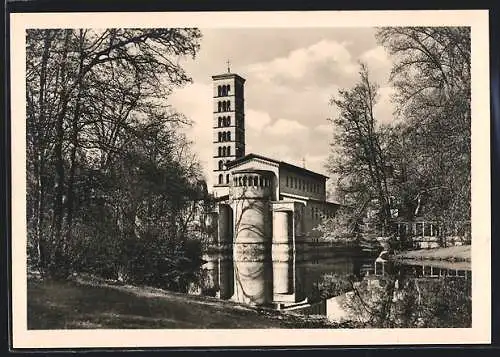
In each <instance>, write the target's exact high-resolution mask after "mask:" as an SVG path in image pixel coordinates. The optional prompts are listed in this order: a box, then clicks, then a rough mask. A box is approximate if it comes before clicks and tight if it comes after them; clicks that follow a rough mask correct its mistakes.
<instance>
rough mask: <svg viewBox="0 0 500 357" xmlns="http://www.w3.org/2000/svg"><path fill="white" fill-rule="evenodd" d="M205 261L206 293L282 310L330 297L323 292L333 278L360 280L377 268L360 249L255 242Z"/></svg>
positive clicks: (204, 285)
mask: <svg viewBox="0 0 500 357" xmlns="http://www.w3.org/2000/svg"><path fill="white" fill-rule="evenodd" d="M328 256H329V257H328ZM204 259H205V260H206V261H207V263H206V264H204V265H203V267H202V274H201V282H200V284H201V286H203V287H205V288H202V289H201V293H202V294H206V295H212V296H218V297H220V298H221V299H231V300H234V301H238V302H242V303H247V304H251V305H266V306H275V307H277V308H283V307H289V306H293V305H297V304H304V303H306V302H309V303H311V302H315V301H317V300H318V299H320V298H325V295H324V294H322V292H321V291H320V290H321V289H322V287H323V285H324V282H325V281H328V279H331V278H332V277H335V278H336V279H340V280H342V279H345V280H346V281H347V280H360V279H361V278H362V277H363V276H365V275H366V274H368V273H370V272H372V271H373V260H374V257H372V256H367V255H366V254H365V255H363V254H361V252H360V251H359V250H355V249H349V250H343V251H338V250H337V251H335V250H333V248H332V249H329V250H328V249H327V250H325V248H324V247H321V248H318V247H311V246H306V245H304V246H299V247H296V249H295V250H294V249H293V248H292V247H291V246H289V245H288V244H273V245H272V247H269V246H266V245H264V244H257V243H252V244H234V245H233V247H232V249H226V250H225V251H218V252H215V253H212V254H206V255H205V256H204Z"/></svg>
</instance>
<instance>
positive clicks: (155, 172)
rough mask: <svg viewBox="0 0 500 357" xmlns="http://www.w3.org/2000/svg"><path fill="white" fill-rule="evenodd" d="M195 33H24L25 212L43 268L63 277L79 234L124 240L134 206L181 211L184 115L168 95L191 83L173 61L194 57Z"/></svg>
mask: <svg viewBox="0 0 500 357" xmlns="http://www.w3.org/2000/svg"><path fill="white" fill-rule="evenodd" d="M200 37H201V34H200V32H199V31H198V30H197V29H188V28H187V29H180V28H179V29H108V30H89V29H66V30H28V31H27V38H26V40H27V88H26V95H27V144H28V145H27V160H28V162H27V164H28V212H27V213H28V222H29V228H30V242H32V246H33V247H36V248H37V249H36V251H37V254H36V255H37V258H38V263H39V267H40V268H41V270H42V271H43V272H46V273H49V274H51V275H54V274H57V273H61V274H62V275H63V276H64V275H65V274H66V271H67V270H68V269H69V268H70V266H71V265H75V263H76V260H75V255H74V254H76V252H77V250H76V248H75V247H77V246H79V245H80V244H83V243H84V242H85V241H87V243H89V242H92V239H90V240H88V239H87V238H88V236H87V235H86V234H84V232H89V233H90V232H94V233H96V230H99V231H100V232H101V234H98V235H97V236H98V237H101V238H102V237H103V236H104V235H108V236H111V237H113V236H114V235H115V234H116V233H117V232H120V231H126V232H127V234H128V238H127V239H130V238H131V236H130V235H131V234H135V232H134V226H133V225H132V224H131V222H133V221H134V220H135V218H136V217H135V212H136V211H140V210H144V206H143V204H146V207H147V210H146V212H148V213H150V212H151V211H154V212H153V213H155V214H156V215H157V216H160V215H161V213H162V212H166V211H167V210H169V212H170V210H176V212H180V211H181V210H182V208H183V206H182V205H183V204H185V203H183V204H177V207H174V206H175V205H174V204H173V203H174V202H181V199H180V197H181V195H184V196H182V197H184V198H185V197H186V195H189V194H191V193H192V192H191V191H190V189H189V188H186V186H193V183H192V182H191V181H192V180H193V177H194V176H193V175H195V171H196V170H197V168H196V165H195V164H194V163H193V162H188V161H189V160H186V158H187V157H188V156H182V157H181V156H176V153H175V148H176V147H177V145H178V144H182V143H183V142H184V143H185V139H184V138H182V137H180V136H179V135H178V128H179V125H181V124H186V123H188V121H187V120H186V119H185V118H184V117H183V116H182V115H179V114H177V113H176V112H175V111H174V110H173V109H172V108H171V107H170V106H169V105H168V95H169V94H170V93H171V91H172V90H173V89H174V88H175V87H178V86H181V85H183V84H185V83H187V82H188V81H189V80H190V79H189V77H188V76H187V74H186V73H185V72H184V70H183V69H182V67H180V66H179V64H178V59H179V58H180V57H183V56H195V54H196V53H197V51H198V48H199V39H200ZM155 142H157V143H158V144H157V145H153V143H155ZM161 145H164V146H163V147H162V146H161ZM182 145H185V144H182ZM143 159H144V161H142V160H143ZM132 163H140V164H141V165H140V166H139V165H136V166H132ZM193 165H194V166H193ZM134 170H136V171H137V172H136V171H134ZM139 174H142V175H143V176H142V178H144V177H147V178H148V180H140V178H141V177H140V175H139ZM169 180H170V181H169ZM175 180H177V181H175ZM190 180H191V181H190ZM173 181H175V184H172V183H171V185H170V186H167V187H166V188H164V190H163V192H158V186H159V185H161V184H164V183H166V182H173ZM117 183H118V185H117ZM127 185H128V186H127ZM131 185H134V186H133V187H132V186H131ZM179 188H182V189H179ZM165 190H170V192H169V193H168V194H167V192H165ZM177 192H180V193H177ZM172 195H174V196H175V199H172V200H171V201H168V202H172V204H171V205H170V206H169V207H165V204H163V206H162V203H161V202H160V201H161V199H164V200H166V199H169V198H171V197H170V196H172ZM167 196H168V198H166V197H167ZM122 203H123V204H122ZM101 205H102V207H101ZM123 205H125V206H127V205H128V206H127V207H121V206H123ZM179 205H180V206H179ZM157 206H161V207H160V208H156V207H157ZM150 207H153V208H154V209H152V208H150ZM148 210H149V211H148ZM98 213H101V215H100V216H99V215H97V214H98ZM173 216H175V214H173ZM96 218H97V220H95V219H96ZM120 218H124V219H123V220H122V221H123V222H125V223H123V224H119V219H120ZM91 219H94V221H92V220H91ZM171 219H172V220H174V218H171ZM158 225H159V224H158ZM124 226H127V227H128V228H126V229H125V230H123V229H120V227H122V228H123V227H124ZM76 228H77V229H76ZM156 229H159V227H157V228H156ZM174 232H175V236H173V235H172V236H171V237H172V239H176V238H178V232H177V231H176V230H175V229H173V228H172V229H170V231H169V233H172V234H173V233H174ZM84 237H87V238H84ZM109 240H110V241H111V240H112V239H109ZM114 244H115V243H112V242H110V244H109V248H110V249H112V248H111V247H113V246H114ZM104 246H108V245H104ZM94 248H95V247H94ZM115 251H116V249H115ZM104 255H105V254H104ZM104 255H103V256H104ZM112 256H113V254H111V255H110V257H112ZM79 261H80V263H81V262H82V260H79ZM86 261H87V262H88V261H89V260H88V259H86Z"/></svg>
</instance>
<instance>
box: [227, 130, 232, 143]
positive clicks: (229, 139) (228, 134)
mask: <svg viewBox="0 0 500 357" xmlns="http://www.w3.org/2000/svg"><path fill="white" fill-rule="evenodd" d="M227 141H231V132H230V131H228V132H227Z"/></svg>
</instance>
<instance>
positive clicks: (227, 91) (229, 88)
mask: <svg viewBox="0 0 500 357" xmlns="http://www.w3.org/2000/svg"><path fill="white" fill-rule="evenodd" d="M230 91H231V86H230V85H229V84H228V85H227V86H226V93H227V94H229V92H230Z"/></svg>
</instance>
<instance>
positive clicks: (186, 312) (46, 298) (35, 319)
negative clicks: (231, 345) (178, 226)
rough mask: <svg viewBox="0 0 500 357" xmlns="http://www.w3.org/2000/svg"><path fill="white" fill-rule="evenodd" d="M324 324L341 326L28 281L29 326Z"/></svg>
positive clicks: (104, 288)
mask: <svg viewBox="0 0 500 357" xmlns="http://www.w3.org/2000/svg"><path fill="white" fill-rule="evenodd" d="M325 327H340V326H338V325H333V324H331V323H328V322H327V321H326V320H325V319H323V318H319V317H318V318H314V317H309V318H306V317H303V316H297V315H290V314H282V313H279V312H276V311H270V310H263V309H257V308H252V307H248V306H244V305H240V304H237V303H233V302H228V301H221V300H217V299H215V298H209V297H201V296H191V295H185V294H179V293H173V292H167V291H164V290H160V289H154V288H148V287H135V286H127V285H125V286H120V285H111V284H109V283H105V282H103V281H99V280H90V279H77V280H72V281H64V282H61V281H46V280H34V279H31V280H29V281H28V329H82V328H91V329H97V328H104V329H134V328H137V329H146V328H147V329H149V328H165V329H169V328H192V329H193V328H325ZM342 327H348V326H342Z"/></svg>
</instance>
